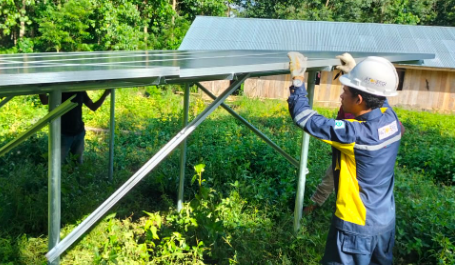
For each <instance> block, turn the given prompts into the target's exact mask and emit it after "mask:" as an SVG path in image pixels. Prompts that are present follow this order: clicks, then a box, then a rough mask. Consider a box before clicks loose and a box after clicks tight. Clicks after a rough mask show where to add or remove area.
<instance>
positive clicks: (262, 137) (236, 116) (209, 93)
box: [196, 83, 300, 168]
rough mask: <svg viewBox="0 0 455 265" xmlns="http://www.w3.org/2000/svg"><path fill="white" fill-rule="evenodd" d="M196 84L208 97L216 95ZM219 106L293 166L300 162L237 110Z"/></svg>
mask: <svg viewBox="0 0 455 265" xmlns="http://www.w3.org/2000/svg"><path fill="white" fill-rule="evenodd" d="M196 85H197V86H198V87H199V88H200V89H201V90H202V91H204V93H206V94H207V95H208V96H209V97H211V98H212V99H213V100H215V99H216V96H215V95H213V94H212V93H211V92H210V91H209V90H208V89H207V88H205V87H204V86H203V85H201V84H200V83H196ZM221 107H223V108H224V109H225V110H226V111H227V112H229V113H230V114H231V115H232V116H234V117H235V118H236V119H238V120H239V121H240V122H242V123H243V124H244V125H245V126H246V127H248V128H249V129H250V130H251V131H253V132H254V133H255V134H256V135H257V136H259V137H260V138H261V139H262V140H264V141H265V142H266V143H267V144H268V145H270V147H272V148H273V149H275V151H277V152H278V153H280V154H281V155H282V156H284V158H286V159H287V160H288V161H289V163H291V164H293V165H294V166H295V167H297V168H298V167H299V166H300V164H299V162H298V161H297V160H296V159H294V158H293V157H292V156H290V155H289V154H288V153H286V152H285V151H284V150H283V149H281V148H280V147H279V146H278V145H276V144H275V143H274V142H273V141H272V140H270V139H269V138H268V137H267V136H266V135H265V134H263V133H262V132H261V131H259V129H257V128H256V127H254V125H252V124H251V123H249V122H248V121H247V120H245V119H244V118H243V117H242V116H240V115H239V114H238V113H237V112H235V111H234V110H233V109H231V108H230V107H229V106H228V105H226V104H224V103H221Z"/></svg>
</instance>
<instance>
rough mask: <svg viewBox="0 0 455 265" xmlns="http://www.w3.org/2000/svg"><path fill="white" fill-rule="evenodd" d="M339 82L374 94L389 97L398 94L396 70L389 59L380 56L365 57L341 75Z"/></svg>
mask: <svg viewBox="0 0 455 265" xmlns="http://www.w3.org/2000/svg"><path fill="white" fill-rule="evenodd" d="M340 82H341V83H342V84H343V85H345V86H348V87H352V88H355V89H357V90H360V91H363V92H366V93H368V94H372V95H375V96H380V97H390V96H396V95H397V94H398V93H397V88H398V74H397V70H396V69H395V66H393V64H392V63H391V62H390V61H388V60H387V59H385V58H382V57H376V56H370V57H367V58H366V59H365V60H363V61H361V62H360V63H359V64H357V65H356V66H355V67H354V69H352V71H350V72H349V73H348V74H345V75H343V76H341V77H340Z"/></svg>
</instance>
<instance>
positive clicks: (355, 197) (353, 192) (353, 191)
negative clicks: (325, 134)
mask: <svg viewBox="0 0 455 265" xmlns="http://www.w3.org/2000/svg"><path fill="white" fill-rule="evenodd" d="M322 141H323V142H326V143H328V144H330V145H332V146H333V147H335V148H336V149H338V150H340V151H341V155H340V159H339V163H340V164H339V170H340V176H339V181H338V193H337V194H338V195H337V202H336V212H335V215H336V216H337V217H338V218H340V219H342V220H344V221H347V222H351V223H354V224H358V225H365V221H366V216H367V211H366V208H365V205H364V204H363V202H362V199H361V198H360V192H359V182H358V181H357V167H356V163H355V156H354V146H355V143H349V144H342V143H338V142H333V141H328V140H322ZM337 164H338V159H337ZM337 167H338V165H337Z"/></svg>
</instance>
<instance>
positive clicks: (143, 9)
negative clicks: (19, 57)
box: [0, 0, 227, 52]
mask: <svg viewBox="0 0 455 265" xmlns="http://www.w3.org/2000/svg"><path fill="white" fill-rule="evenodd" d="M226 10H227V3H224V2H222V1H221V2H220V1H217V0H182V1H177V0H43V1H35V0H0V36H1V38H0V51H3V52H32V51H35V52H39V51H57V52H60V51H91V50H137V49H176V48H178V46H179V45H180V43H181V41H182V40H183V37H184V35H185V33H186V31H187V30H188V28H189V25H190V24H191V22H192V20H193V19H194V18H195V17H196V16H197V15H213V16H223V15H226V14H227V12H226Z"/></svg>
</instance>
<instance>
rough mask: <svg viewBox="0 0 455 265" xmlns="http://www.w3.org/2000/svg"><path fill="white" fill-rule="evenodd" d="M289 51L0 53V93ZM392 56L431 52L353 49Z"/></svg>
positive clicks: (244, 65) (314, 62) (274, 68)
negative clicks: (411, 52) (407, 52)
mask: <svg viewBox="0 0 455 265" xmlns="http://www.w3.org/2000/svg"><path fill="white" fill-rule="evenodd" d="M287 52H288V51H266V50H221V51H215V50H209V51H183V50H180V51H117V52H72V53H32V54H10V55H0V95H20V94H37V93H42V92H49V91H51V90H52V89H61V90H62V91H71V90H76V91H77V90H88V89H105V88H119V87H131V86H140V85H149V84H165V83H175V82H191V81H201V80H216V79H225V78H233V76H234V75H235V74H240V73H251V76H265V75H274V74H283V73H288V72H289V70H288V64H289V59H288V57H287ZM302 53H303V54H305V56H307V57H308V68H309V69H319V70H320V69H324V70H331V69H332V67H333V66H335V65H337V64H339V60H336V59H335V56H336V55H338V54H339V53H338V52H319V51H317V52H316V51H303V52H302ZM352 55H353V57H354V58H356V59H358V60H360V59H361V58H364V57H366V56H369V55H378V56H383V57H386V58H388V59H389V60H391V61H392V62H401V61H414V60H422V59H428V58H434V55H432V54H418V53H416V54H393V53H381V54H368V53H359V52H354V53H352Z"/></svg>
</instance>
